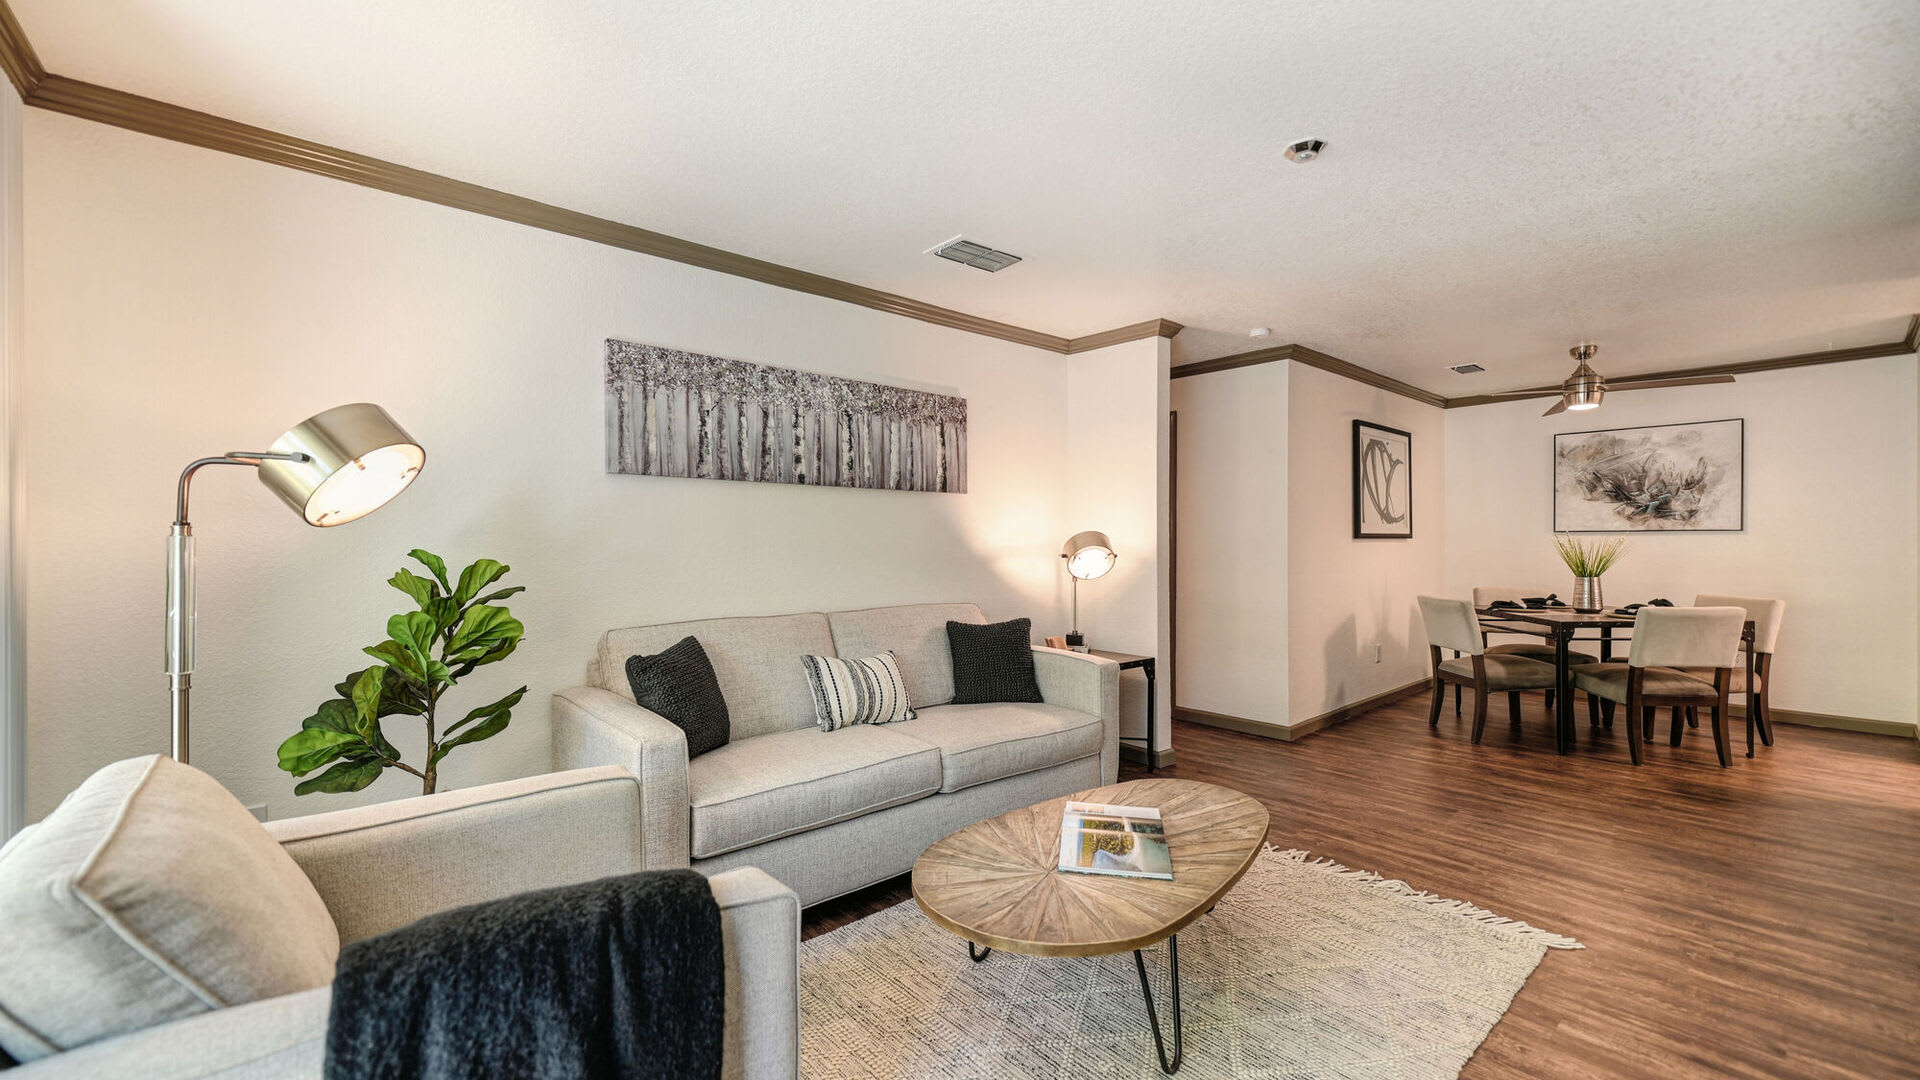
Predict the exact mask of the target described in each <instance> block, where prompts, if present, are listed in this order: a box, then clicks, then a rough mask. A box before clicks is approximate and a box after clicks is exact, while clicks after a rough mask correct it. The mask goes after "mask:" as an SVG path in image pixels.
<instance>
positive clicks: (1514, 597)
mask: <svg viewBox="0 0 1920 1080" xmlns="http://www.w3.org/2000/svg"><path fill="white" fill-rule="evenodd" d="M1545 595H1547V590H1546V589H1516V588H1513V587H1511V586H1507V585H1475V586H1474V587H1473V606H1474V607H1477V608H1483V607H1486V606H1487V605H1488V604H1491V603H1493V602H1494V601H1495V600H1505V601H1507V602H1508V603H1510V604H1518V603H1520V602H1521V601H1523V600H1525V599H1526V598H1527V597H1529V596H1545Z"/></svg>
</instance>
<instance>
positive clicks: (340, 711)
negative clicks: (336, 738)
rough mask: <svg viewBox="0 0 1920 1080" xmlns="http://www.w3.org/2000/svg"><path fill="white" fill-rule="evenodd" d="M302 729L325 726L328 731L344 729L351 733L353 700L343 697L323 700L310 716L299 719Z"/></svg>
mask: <svg viewBox="0 0 1920 1080" xmlns="http://www.w3.org/2000/svg"><path fill="white" fill-rule="evenodd" d="M300 727H301V729H302V730H306V729H309V728H325V729H327V730H329V731H344V732H346V733H347V734H349V735H351V734H353V702H351V701H349V700H347V699H346V698H343V697H338V698H334V699H333V700H331V701H323V702H321V703H320V708H319V709H317V710H316V711H315V712H314V714H313V715H312V716H309V717H307V718H306V719H305V720H302V721H300Z"/></svg>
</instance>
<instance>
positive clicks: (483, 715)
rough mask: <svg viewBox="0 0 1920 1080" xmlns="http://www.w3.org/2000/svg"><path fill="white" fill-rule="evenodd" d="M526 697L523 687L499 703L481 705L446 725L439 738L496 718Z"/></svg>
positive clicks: (525, 689)
mask: <svg viewBox="0 0 1920 1080" xmlns="http://www.w3.org/2000/svg"><path fill="white" fill-rule="evenodd" d="M526 696H527V688H526V687H524V686H523V687H521V688H520V689H518V690H515V691H514V692H513V693H511V694H508V695H507V696H506V697H503V698H501V699H500V700H499V701H496V702H494V703H493V704H491V705H482V706H480V707H479V708H477V709H475V710H473V711H472V712H470V713H468V714H467V715H465V716H463V717H461V718H460V719H458V720H455V721H454V722H453V723H451V724H448V725H447V730H446V731H444V732H442V733H441V737H442V738H445V737H446V736H448V735H451V734H453V733H454V732H456V731H459V730H460V729H461V728H463V727H466V726H467V725H468V724H471V723H473V722H474V721H475V720H484V719H487V718H489V717H492V716H496V715H498V714H500V713H503V712H506V711H507V710H509V709H511V708H513V707H514V706H515V705H518V704H520V699H521V698H523V697H526Z"/></svg>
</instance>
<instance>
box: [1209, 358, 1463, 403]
mask: <svg viewBox="0 0 1920 1080" xmlns="http://www.w3.org/2000/svg"><path fill="white" fill-rule="evenodd" d="M1278 360H1291V361H1293V362H1294V363H1296V364H1305V365H1307V366H1308V367H1311V368H1319V369H1320V370H1321V371H1325V372H1329V373H1331V374H1334V375H1339V376H1341V377H1343V378H1347V379H1352V380H1353V381H1354V382H1357V383H1365V384H1366V385H1368V386H1371V387H1374V388H1375V389H1378V390H1385V391H1386V392H1388V393H1390V394H1398V395H1400V396H1401V397H1403V398H1407V399H1409V400H1411V401H1417V402H1419V403H1420V404H1422V405H1431V406H1433V407H1434V408H1436V409H1441V408H1445V407H1446V405H1447V399H1446V398H1443V397H1441V396H1440V395H1439V394H1436V393H1433V392H1432V391H1430V390H1422V389H1420V388H1419V387H1417V386H1414V385H1412V384H1411V383H1403V382H1401V381H1400V380H1399V379H1395V378H1392V377H1391V376H1387V375H1382V374H1380V373H1379V372H1377V371H1374V370H1372V369H1370V368H1363V367H1361V366H1360V365H1359V364H1354V363H1349V362H1347V361H1345V360H1342V359H1340V358H1339V357H1337V356H1329V355H1327V354H1326V353H1323V352H1320V351H1319V350H1317V349H1310V348H1308V347H1306V346H1305V345H1298V344H1294V345H1274V346H1270V347H1268V348H1265V349H1255V350H1253V351H1252V352H1243V353H1235V354H1233V355H1232V356H1219V357H1215V358H1213V359H1212V360H1196V361H1194V362H1193V363H1191V364H1181V365H1179V366H1178V367H1175V368H1174V369H1173V371H1172V373H1171V374H1172V377H1173V378H1175V379H1186V378H1191V377H1192V376H1195V375H1206V374H1208V373H1210V372H1215V371H1231V370H1233V369H1234V368H1243V367H1251V366H1253V365H1255V364H1271V363H1273V362H1275V361H1278Z"/></svg>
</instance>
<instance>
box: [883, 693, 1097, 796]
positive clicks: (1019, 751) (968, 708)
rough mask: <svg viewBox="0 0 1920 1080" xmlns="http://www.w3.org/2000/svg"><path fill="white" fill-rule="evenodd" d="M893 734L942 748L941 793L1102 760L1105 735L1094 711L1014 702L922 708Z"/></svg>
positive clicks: (898, 726) (896, 727)
mask: <svg viewBox="0 0 1920 1080" xmlns="http://www.w3.org/2000/svg"><path fill="white" fill-rule="evenodd" d="M892 730H894V731H896V732H899V733H900V734H902V735H910V736H912V737H913V738H915V739H919V740H921V741H923V742H926V743H929V744H931V745H933V746H936V747H939V748H940V790H941V791H959V790H961V789H963V788H970V787H973V786H974V785H976V784H984V783H987V782H988V781H991V780H999V779H1002V778H1004V777H1008V776H1018V775H1020V774H1021V773H1029V772H1034V771H1036V770H1038V769H1044V768H1047V767H1048V766H1050V765H1059V764H1062V763H1064V762H1068V761H1078V760H1079V759H1081V758H1083V757H1095V756H1098V755H1099V753H1100V742H1101V739H1102V736H1103V732H1102V731H1101V726H1100V718H1099V717H1097V716H1093V715H1091V714H1089V713H1083V712H1080V711H1079V710H1077V709H1066V708H1062V707H1060V706H1058V705H1029V704H1024V703H1011V702H1001V703H996V704H991V705H942V706H941V707H939V708H937V709H921V710H920V717H919V719H917V720H908V721H906V722H905V723H900V724H895V725H893V728H892Z"/></svg>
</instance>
